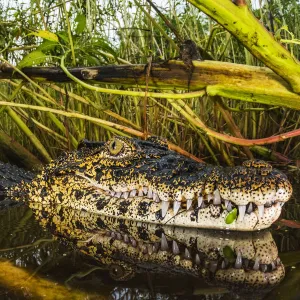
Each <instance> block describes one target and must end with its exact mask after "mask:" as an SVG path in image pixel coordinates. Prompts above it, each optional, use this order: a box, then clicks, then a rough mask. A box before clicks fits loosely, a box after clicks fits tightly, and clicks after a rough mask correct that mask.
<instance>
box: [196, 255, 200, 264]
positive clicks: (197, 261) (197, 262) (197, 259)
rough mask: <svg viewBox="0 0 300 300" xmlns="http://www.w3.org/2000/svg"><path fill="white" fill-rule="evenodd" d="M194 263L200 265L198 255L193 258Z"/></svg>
mask: <svg viewBox="0 0 300 300" xmlns="http://www.w3.org/2000/svg"><path fill="white" fill-rule="evenodd" d="M195 263H196V265H200V257H199V254H196V257H195Z"/></svg>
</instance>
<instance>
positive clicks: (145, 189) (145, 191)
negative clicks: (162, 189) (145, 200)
mask: <svg viewBox="0 0 300 300" xmlns="http://www.w3.org/2000/svg"><path fill="white" fill-rule="evenodd" d="M143 192H144V195H147V194H148V188H147V187H146V186H144V187H143Z"/></svg>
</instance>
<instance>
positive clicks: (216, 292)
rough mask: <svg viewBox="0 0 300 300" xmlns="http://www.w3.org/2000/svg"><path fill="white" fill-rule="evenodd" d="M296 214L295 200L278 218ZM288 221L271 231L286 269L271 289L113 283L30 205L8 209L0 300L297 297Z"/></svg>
mask: <svg viewBox="0 0 300 300" xmlns="http://www.w3.org/2000/svg"><path fill="white" fill-rule="evenodd" d="M299 216H300V203H299V202H298V201H297V200H296V199H295V198H294V199H292V200H291V201H290V202H289V203H288V204H286V205H285V206H284V212H283V214H282V217H283V218H285V219H290V220H296V219H298V220H299V219H300V218H299ZM287 225H288V226H286V223H276V224H274V225H273V226H272V229H271V232H272V235H273V238H274V240H275V242H276V245H277V248H278V251H279V253H280V254H279V256H280V258H281V260H282V262H283V263H284V265H285V270H286V275H285V278H284V280H283V281H282V282H281V283H280V284H279V285H277V286H276V287H274V288H273V289H272V290H270V289H269V290H266V291H265V290H255V289H254V290H244V289H243V287H241V286H240V287H236V288H234V289H227V288H226V287H224V286H223V285H222V286H221V285H218V284H216V283H215V284H214V285H210V284H207V283H206V282H205V281H204V280H203V279H202V278H195V277H192V276H188V275H174V274H172V275H171V274H168V273H166V274H163V272H162V273H160V272H156V273H155V274H153V273H150V272H146V271H145V272H142V273H139V274H138V275H137V276H135V277H134V278H133V279H131V280H128V281H124V282H117V281H114V280H113V279H111V277H110V276H109V274H108V271H107V270H106V269H105V268H103V267H101V266H99V264H97V262H96V261H95V260H93V259H91V258H89V257H87V256H85V255H83V254H81V253H79V251H77V250H76V249H75V248H74V247H72V246H71V245H69V244H67V243H64V242H63V241H61V240H55V239H53V237H52V235H51V234H50V233H49V232H47V230H45V229H44V228H42V227H41V226H40V224H39V223H38V222H37V221H36V220H35V217H34V215H33V213H32V211H31V210H30V209H28V208H26V207H24V206H21V207H12V208H10V209H9V210H4V211H1V212H0V299H268V300H270V299H272V300H276V299H287V300H288V299H293V300H296V299H300V229H297V228H291V226H294V224H292V223H291V224H287ZM15 267H17V268H15ZM20 270H21V271H22V272H23V271H24V272H23V273H22V274H19V271H20Z"/></svg>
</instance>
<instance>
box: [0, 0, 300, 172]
mask: <svg viewBox="0 0 300 300" xmlns="http://www.w3.org/2000/svg"><path fill="white" fill-rule="evenodd" d="M220 1H221V0H215V2H216V3H220ZM222 1H227V0H222ZM190 2H191V3H193V4H195V5H199V6H201V5H202V6H205V4H199V3H198V2H201V1H190ZM202 2H203V3H206V2H207V3H209V2H214V1H212V0H211V1H202ZM233 2H234V1H233ZM235 2H236V6H237V5H238V4H239V5H243V6H244V5H245V4H246V2H245V1H235ZM253 2H255V3H253V4H251V3H250V1H248V6H249V7H250V8H252V11H253V14H254V16H255V17H256V18H257V19H258V20H259V22H260V24H262V25H263V26H264V27H265V28H266V29H267V30H268V31H269V32H270V34H271V35H273V36H274V41H273V42H274V43H275V44H277V43H282V45H283V46H284V47H286V48H287V50H288V51H289V52H290V55H291V60H293V59H294V60H297V59H299V56H300V53H299V43H300V42H299V40H298V38H299V30H300V27H299V24H300V22H299V11H298V10H299V5H298V2H297V1H296V0H280V1H279V0H278V1H267V0H266V1H253ZM0 3H1V2H0ZM153 3H154V2H152V1H129V0H123V1H114V0H102V1H98V0H87V1H81V0H78V1H66V0H62V1H61V0H54V1H48V0H44V1H41V0H32V1H30V4H31V8H29V3H28V4H26V3H25V4H22V3H21V2H18V1H16V2H10V3H9V4H6V5H4V4H2V7H1V12H0V13H1V21H0V32H1V34H0V49H1V56H0V60H1V63H2V66H3V64H6V65H7V64H10V66H16V68H15V71H14V74H17V73H19V74H21V78H22V79H9V78H7V79H2V80H1V81H0V96H1V97H0V98H1V99H0V105H1V106H0V114H1V118H0V149H1V150H2V151H0V153H1V154H0V155H1V157H0V158H1V159H2V160H5V159H7V160H13V161H14V163H18V164H21V165H23V166H26V167H28V168H31V167H33V166H35V167H37V166H38V164H39V162H40V161H42V162H48V161H50V160H51V159H52V158H55V157H57V156H58V155H59V154H60V153H61V152H62V151H67V150H71V149H74V148H76V147H77V145H78V143H79V142H80V141H81V140H82V139H83V138H87V139H90V140H106V139H107V138H109V137H111V136H112V135H114V134H117V135H128V136H130V135H133V136H139V137H144V136H146V135H147V134H153V135H159V136H163V137H165V138H167V139H168V141H169V142H170V143H172V144H174V145H177V146H178V147H177V150H178V151H183V150H185V151H187V152H189V153H191V154H193V155H195V156H197V157H200V158H201V159H204V160H206V161H208V162H214V163H216V164H227V165H233V164H235V163H237V162H238V160H239V159H242V160H243V159H246V158H247V157H248V158H252V157H253V156H255V157H262V158H264V159H266V160H274V161H277V162H283V163H289V162H292V164H293V165H296V164H297V160H299V157H300V155H299V154H300V138H299V135H300V132H299V134H298V133H297V132H296V133H295V135H294V137H292V138H289V139H285V137H284V135H285V133H288V132H291V131H295V130H297V129H298V128H299V122H300V115H299V111H298V110H293V109H289V108H286V105H285V103H284V102H283V103H282V105H280V106H279V105H277V106H274V105H272V101H271V102H270V105H265V104H261V103H255V102H249V101H247V102H246V101H240V100H237V99H236V98H235V99H230V97H229V98H224V97H220V96H210V95H208V94H207V93H205V91H204V92H203V91H200V93H198V95H197V97H194V98H188V99H170V98H165V97H163V96H162V97H161V98H157V97H155V98H154V97H152V96H151V92H156V93H159V92H160V93H169V94H170V93H174V95H175V94H176V96H178V93H182V92H188V91H180V90H179V89H176V86H174V89H172V90H171V89H170V88H169V89H168V90H157V89H155V90H154V89H151V87H150V86H148V83H149V82H148V81H147V78H146V82H145V85H144V86H138V87H132V86H127V85H126V84H124V82H120V83H119V84H117V83H116V84H115V85H107V84H99V83H93V85H94V86H98V87H104V88H107V89H118V90H119V91H120V92H119V94H113V93H103V92H98V91H95V90H92V89H89V88H87V87H86V86H83V85H82V84H81V83H75V82H72V83H59V82H49V81H45V80H42V79H41V80H38V79H37V78H34V80H33V79H30V78H28V77H27V76H26V75H25V74H24V73H23V72H22V71H20V70H21V69H22V68H24V67H31V66H46V67H51V66H56V67H61V66H62V65H61V60H62V58H63V63H64V64H65V65H66V67H69V68H71V67H78V66H86V67H88V66H103V65H120V64H128V65H130V64H148V65H147V66H148V67H149V66H151V63H154V62H162V61H168V60H170V59H175V58H177V57H178V56H179V55H180V53H179V50H180V44H181V43H182V41H184V40H187V39H191V40H193V41H194V42H195V43H196V44H197V46H199V48H200V53H201V56H202V57H203V59H205V60H214V61H221V62H229V63H236V64H247V65H253V66H264V64H263V63H262V61H264V59H262V60H259V59H258V58H257V55H256V52H255V51H254V52H253V51H252V52H253V53H254V54H255V55H256V56H254V55H253V54H251V53H250V52H249V50H247V48H246V47H245V43H246V44H247V41H246V42H245V41H244V42H243V43H241V40H239V39H237V38H236V37H234V36H233V35H232V34H231V33H230V32H228V31H227V30H226V29H225V28H224V27H222V26H220V25H219V24H218V23H216V22H215V21H214V20H212V19H210V18H209V17H207V16H206V15H205V14H204V13H203V12H201V11H200V10H199V9H198V8H197V7H195V6H193V5H192V4H190V3H189V2H182V1H175V0H169V1H162V2H159V3H158V2H157V3H156V4H155V3H154V5H153ZM228 3H231V1H229V0H228ZM231 4H232V3H231ZM231 4H230V5H231ZM232 5H234V4H232ZM225 6H226V5H225ZM207 7H209V4H207ZM155 8H156V9H155ZM200 8H201V7H200ZM157 9H158V10H157ZM205 12H206V13H208V14H209V10H208V9H207V11H205ZM241 13H242V11H241ZM254 20H255V19H254ZM218 21H219V20H218ZM255 22H256V21H255ZM257 24H258V25H257V26H261V25H259V23H257ZM223 25H224V24H223ZM224 26H225V27H226V25H224ZM245 26H246V24H245ZM229 30H230V31H232V30H231V29H230V28H229ZM238 38H239V37H238ZM278 45H279V44H278ZM246 46H247V45H246ZM247 47H248V48H249V46H247ZM276 47H278V46H276ZM280 47H281V46H280ZM250 51H251V49H250ZM270 59H271V63H272V57H271V58H270ZM265 63H266V62H265ZM148 67H147V68H148ZM24 70H25V69H23V71H24ZM295 70H296V71H295V72H299V71H298V70H297V69H295ZM147 72H148V73H147V74H148V77H149V76H151V68H150V67H149V68H148V69H147ZM280 72H281V70H279V73H278V74H279V75H280V76H281V75H282V74H281V73H280ZM282 72H283V71H282ZM289 75H290V73H288V75H287V76H289ZM253 76H255V72H254V73H253ZM282 76H284V75H282ZM148 79H149V78H148ZM285 79H286V78H285ZM184 80H185V79H184ZM54 81H55V80H54ZM89 85H91V83H89ZM238 88H241V87H237V89H238ZM268 88H270V87H268V86H265V89H266V90H268ZM131 90H132V91H138V92H140V95H139V96H132V95H126V93H125V91H131ZM292 90H294V91H295V92H297V84H293V83H292V84H291V88H290V91H292ZM127 94H128V93H127ZM294 94H295V95H297V94H296V93H294ZM7 102H11V105H10V106H8V105H5V103H7ZM14 103H17V104H22V105H19V106H17V105H14ZM299 109H300V104H299ZM209 130H211V131H213V132H217V133H222V134H224V136H225V135H226V136H227V137H228V140H227V138H223V139H222V138H220V136H218V135H212V134H209ZM274 135H281V137H282V142H276V143H275V142H272V140H268V137H271V136H274ZM231 137H236V138H239V139H238V142H235V143H231V140H232V139H231ZM261 138H265V139H266V143H263V144H261V143H257V144H256V143H255V140H256V139H261ZM243 139H247V140H254V141H253V142H251V147H249V146H245V145H246V144H245V143H244V142H243ZM224 141H225V142H227V143H224ZM265 144H268V145H265Z"/></svg>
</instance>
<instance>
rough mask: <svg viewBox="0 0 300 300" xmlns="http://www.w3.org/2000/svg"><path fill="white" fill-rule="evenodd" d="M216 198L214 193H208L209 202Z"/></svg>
mask: <svg viewBox="0 0 300 300" xmlns="http://www.w3.org/2000/svg"><path fill="white" fill-rule="evenodd" d="M213 199H214V195H213V194H208V195H207V202H208V203H209V201H210V200H213Z"/></svg>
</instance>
